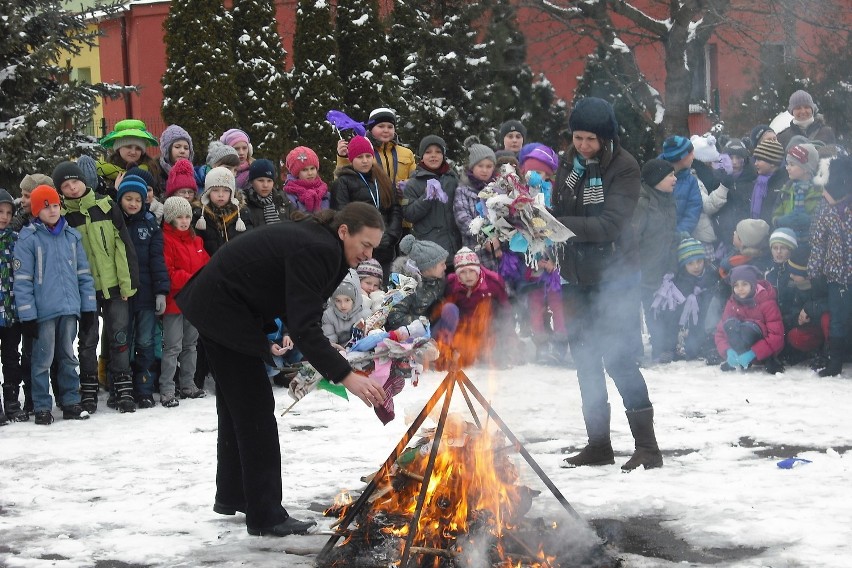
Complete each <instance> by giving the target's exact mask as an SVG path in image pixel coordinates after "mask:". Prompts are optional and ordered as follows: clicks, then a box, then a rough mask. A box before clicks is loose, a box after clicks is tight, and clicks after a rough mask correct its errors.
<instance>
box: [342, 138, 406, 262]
mask: <svg viewBox="0 0 852 568" xmlns="http://www.w3.org/2000/svg"><path fill="white" fill-rule="evenodd" d="M347 149H348V152H349V162H350V164H348V165H345V166H341V167H339V168H337V171H335V172H334V177H335V180H334V182H332V184H331V208H332V209H335V210H338V211H339V210H341V209H343V208H344V207H346V205H348V204H349V203H355V202H361V203H369V204H371V205H373V206H374V207H375V208H376V209H378V210H379V212H380V213H381V214H382V219H383V220H384V222H385V233H384V236H383V237H382V242H381V244H380V245H379V246H378V247H377V248H376V250H375V251H374V253H373V258H375V259H376V260H378V261H379V264H381V265H382V269H383V270H384V273H385V278H387V277H388V276H390V265H391V263H392V262H393V259H394V258H396V246H397V244H398V243H399V239H401V238H402V207H401V205H400V203H399V196H398V195H397V192H396V191H395V190H394V188H393V185H392V184H391V180H390V178H389V177H388V175H387V174H386V173H385V172H384V170H383V169H382V168H381V166H380V165H378V164H377V163H376V159H375V155H374V154H373V146H372V145H371V144H370V142H369V140H367V139H366V138H364V137H363V136H355V137H354V138H352V140H350V141H349V145H348V146H347Z"/></svg>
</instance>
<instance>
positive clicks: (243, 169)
mask: <svg viewBox="0 0 852 568" xmlns="http://www.w3.org/2000/svg"><path fill="white" fill-rule="evenodd" d="M250 165H251V164H249V162H248V160H246V161H245V162H241V163H240V165H239V166H238V167H237V187H239V188H246V187H249V186H250V185H251V183H249V166H250Z"/></svg>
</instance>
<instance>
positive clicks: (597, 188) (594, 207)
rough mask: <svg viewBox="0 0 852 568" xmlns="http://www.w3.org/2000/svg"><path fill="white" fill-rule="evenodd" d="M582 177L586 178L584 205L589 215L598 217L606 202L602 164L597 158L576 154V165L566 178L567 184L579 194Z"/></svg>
mask: <svg viewBox="0 0 852 568" xmlns="http://www.w3.org/2000/svg"><path fill="white" fill-rule="evenodd" d="M582 179H585V184H584V185H583V190H582V193H583V207H584V208H585V209H586V211H587V212H588V215H587V216H593V217H597V216H598V215H600V214H601V213H602V212H603V203H604V192H603V180H602V177H601V165H600V161H599V160H598V159H597V158H588V159H584V158H582V157H581V156H579V155H575V156H574V167H573V168H572V169H571V173H570V174H569V175H568V179H567V180H565V185H567V186H568V187H569V188H570V189H571V191H572V192H573V193H574V194H577V188H578V187H579V186H580V181H581V180H582Z"/></svg>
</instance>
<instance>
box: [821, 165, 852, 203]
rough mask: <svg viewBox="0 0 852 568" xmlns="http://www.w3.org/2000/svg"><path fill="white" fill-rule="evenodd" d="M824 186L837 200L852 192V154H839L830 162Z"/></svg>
mask: <svg viewBox="0 0 852 568" xmlns="http://www.w3.org/2000/svg"><path fill="white" fill-rule="evenodd" d="M824 187H825V191H827V192H828V194H829V195H830V196H831V197H832V199H834V200H835V201H840V200H841V199H843V198H844V197H846V196H848V195H849V194H850V193H852V156H838V157H837V158H834V159H833V160H831V161H830V162H829V163H828V179H827V180H825V184H824Z"/></svg>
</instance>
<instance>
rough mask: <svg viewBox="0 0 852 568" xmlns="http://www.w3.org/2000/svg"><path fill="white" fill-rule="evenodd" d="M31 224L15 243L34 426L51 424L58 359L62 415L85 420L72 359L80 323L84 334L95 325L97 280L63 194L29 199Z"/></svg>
mask: <svg viewBox="0 0 852 568" xmlns="http://www.w3.org/2000/svg"><path fill="white" fill-rule="evenodd" d="M30 207H31V210H32V214H33V216H34V217H35V218H34V219H33V222H32V223H31V224H30V225H29V226H27V227H24V228H23V229H22V230H21V233H20V235H19V237H18V242H17V244H16V245H15V305H16V307H17V309H18V317H19V318H20V320H21V333H22V334H23V335H25V336H28V337H31V338H32V339H33V353H32V395H33V410H34V411H35V423H36V424H41V425H49V424H51V423H52V422H53V414H52V413H51V409H52V407H53V400H52V398H51V396H50V365H51V363H52V362H53V360H54V356H55V358H56V364H57V367H58V376H57V392H56V396H57V398H59V405H60V407H61V408H62V417H63V418H64V419H66V420H69V419H74V420H85V419H87V418H89V413H88V412H86V411H85V410H83V407H82V406H81V405H80V375H79V374H77V357H75V356H74V338H75V337H76V336H77V319H78V318H79V319H80V326H81V328H82V329H83V330H90V329H91V328H92V326H94V325H96V319H95V309H96V308H97V304H96V301H95V281H94V279H93V278H92V273H91V271H90V270H89V262H88V260H87V258H86V253H85V251H84V250H83V241H82V237H81V235H80V233H79V232H77V231H76V230H74V229H72V228H71V227H70V226H68V223H67V222H66V221H65V217H63V216H62V215H61V208H60V204H59V194H58V193H57V192H56V190H55V189H53V188H52V187H50V186H47V185H40V186H38V187H37V188H35V189H34V190H33V192H32V195H31V205H30Z"/></svg>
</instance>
